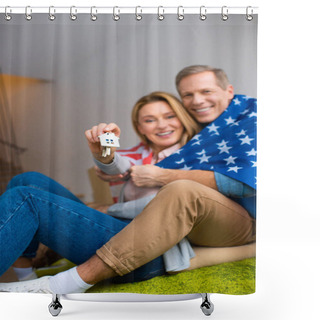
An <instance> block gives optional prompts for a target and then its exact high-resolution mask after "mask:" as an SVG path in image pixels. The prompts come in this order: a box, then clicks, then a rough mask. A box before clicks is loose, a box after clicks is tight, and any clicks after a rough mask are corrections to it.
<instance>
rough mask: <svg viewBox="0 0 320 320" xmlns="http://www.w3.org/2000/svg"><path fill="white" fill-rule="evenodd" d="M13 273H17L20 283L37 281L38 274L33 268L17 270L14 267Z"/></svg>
mask: <svg viewBox="0 0 320 320" xmlns="http://www.w3.org/2000/svg"><path fill="white" fill-rule="evenodd" d="M13 271H14V272H15V274H16V276H17V278H18V280H19V281H23V280H26V279H28V280H29V279H36V278H37V275H36V273H35V272H34V271H33V268H32V267H29V268H16V267H13Z"/></svg>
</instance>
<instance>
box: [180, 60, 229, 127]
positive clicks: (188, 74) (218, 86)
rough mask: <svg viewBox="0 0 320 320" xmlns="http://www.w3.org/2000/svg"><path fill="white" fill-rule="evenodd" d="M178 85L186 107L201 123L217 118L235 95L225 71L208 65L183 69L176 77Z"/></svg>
mask: <svg viewBox="0 0 320 320" xmlns="http://www.w3.org/2000/svg"><path fill="white" fill-rule="evenodd" d="M176 86H177V90H178V92H179V94H180V97H181V99H182V102H183V105H184V107H185V108H186V109H187V110H188V112H189V113H190V114H191V115H192V116H193V117H194V118H195V119H196V120H197V121H198V122H200V123H209V122H212V121H213V120H215V119H217V118H218V117H219V116H220V115H221V114H222V112H223V111H225V110H226V109H227V108H228V106H229V104H230V102H231V100H232V98H233V96H234V92H233V86H232V85H231V84H230V83H229V80H228V78H227V75H226V74H225V72H224V71H223V70H221V69H214V68H210V67H207V66H191V67H187V68H185V69H183V70H182V71H180V72H179V73H178V75H177V77H176Z"/></svg>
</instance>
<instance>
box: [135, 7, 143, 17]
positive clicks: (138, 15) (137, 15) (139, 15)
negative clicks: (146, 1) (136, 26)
mask: <svg viewBox="0 0 320 320" xmlns="http://www.w3.org/2000/svg"><path fill="white" fill-rule="evenodd" d="M138 9H139V11H140V14H138ZM141 14H142V9H141V7H140V6H137V7H136V20H137V21H141V19H142V15H141Z"/></svg>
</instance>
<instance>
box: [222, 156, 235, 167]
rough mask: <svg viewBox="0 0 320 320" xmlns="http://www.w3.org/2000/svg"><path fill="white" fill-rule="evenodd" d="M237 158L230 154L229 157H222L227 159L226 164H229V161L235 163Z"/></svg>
mask: <svg viewBox="0 0 320 320" xmlns="http://www.w3.org/2000/svg"><path fill="white" fill-rule="evenodd" d="M236 159H237V157H232V156H230V157H228V158H226V159H223V160H224V161H227V164H226V165H228V164H230V163H232V164H235V160H236Z"/></svg>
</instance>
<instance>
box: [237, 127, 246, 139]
mask: <svg viewBox="0 0 320 320" xmlns="http://www.w3.org/2000/svg"><path fill="white" fill-rule="evenodd" d="M245 134H246V130H243V129H242V130H241V131H240V132H238V133H236V135H237V137H239V136H244V135H245Z"/></svg>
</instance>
